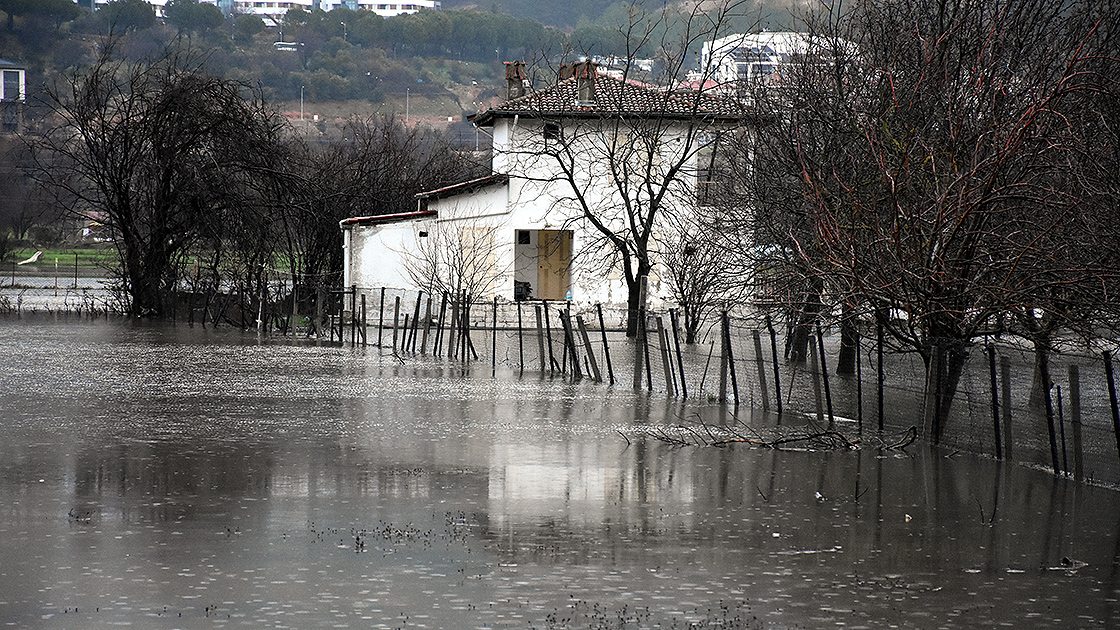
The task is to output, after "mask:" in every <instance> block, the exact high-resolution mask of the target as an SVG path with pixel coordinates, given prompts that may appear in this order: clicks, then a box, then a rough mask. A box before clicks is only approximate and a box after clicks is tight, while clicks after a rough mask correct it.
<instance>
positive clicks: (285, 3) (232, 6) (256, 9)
mask: <svg viewBox="0 0 1120 630" xmlns="http://www.w3.org/2000/svg"><path fill="white" fill-rule="evenodd" d="M111 1H112V0H77V2H78V4H79V5H81V6H83V7H89V8H92V9H100V8H101V7H103V6H105V5H106V4H109V2H111ZM146 2H147V3H148V4H150V5H152V8H154V9H155V10H156V15H157V16H160V17H162V16H163V8H164V6H166V5H167V3H168V0H146ZM199 2H200V3H202V4H213V5H216V6H217V7H218V8H219V9H221V10H222V12H223V13H225V14H227V15H228V14H231V13H237V14H245V15H259V16H261V17H262V18H265V24H267V25H269V26H276V25H278V24H279V23H280V21H281V20H283V19H284V14H285V13H287V12H288V11H289V10H290V9H302V10H304V11H315V10H322V11H332V10H334V9H337V8H344V9H350V10H351V11H358V10H365V11H372V12H374V13H376V14H377V15H380V16H381V17H392V16H394V15H402V14H405V13H417V12H420V11H425V10H431V9H439V8H440V1H439V0H403V1H399V2H387V1H386V0H199Z"/></svg>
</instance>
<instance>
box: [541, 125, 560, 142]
mask: <svg viewBox="0 0 1120 630" xmlns="http://www.w3.org/2000/svg"><path fill="white" fill-rule="evenodd" d="M544 139H545V140H559V139H560V125H559V124H557V123H551V122H546V123H545V124H544Z"/></svg>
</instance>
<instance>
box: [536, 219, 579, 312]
mask: <svg viewBox="0 0 1120 630" xmlns="http://www.w3.org/2000/svg"><path fill="white" fill-rule="evenodd" d="M571 267H572V232H571V230H540V231H538V232H537V292H536V295H534V296H533V297H535V298H537V299H541V300H563V299H564V298H565V297H566V296H567V293H568V288H569V287H570V286H571V281H572V269H571Z"/></svg>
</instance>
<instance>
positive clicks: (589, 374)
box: [0, 283, 1120, 486]
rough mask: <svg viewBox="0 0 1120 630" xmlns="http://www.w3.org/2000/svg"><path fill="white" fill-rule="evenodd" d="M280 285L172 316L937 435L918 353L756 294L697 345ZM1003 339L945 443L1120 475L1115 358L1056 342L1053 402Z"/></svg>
mask: <svg viewBox="0 0 1120 630" xmlns="http://www.w3.org/2000/svg"><path fill="white" fill-rule="evenodd" d="M75 284H78V283H75ZM274 293H275V296H276V297H273V298H271V299H269V298H267V297H266V298H265V299H254V297H253V296H251V295H248V294H246V293H245V292H243V291H237V290H234V291H226V292H220V293H218V292H211V293H201V292H198V293H192V292H182V293H177V294H175V296H174V298H173V300H172V304H173V308H172V313H171V316H172V318H173V319H176V320H177V321H181V322H185V323H190V324H199V325H230V326H235V327H241V328H243V329H257V330H259V331H261V332H262V333H264V334H272V335H288V336H295V337H304V338H306V337H313V338H316V339H319V340H323V341H328V342H335V343H342V344H344V345H352V346H355V347H366V348H370V347H373V348H378V349H379V350H380V351H381V352H383V353H388V354H395V355H397V356H399V357H401V358H405V357H429V358H437V357H438V358H441V359H442V360H450V361H458V362H463V363H465V364H468V365H471V366H472V367H474V368H481V369H485V368H489V369H490V370H491V371H492V372H494V373H496V372H497V371H498V370H502V371H503V372H507V373H508V372H513V373H515V374H518V375H522V376H525V377H543V378H564V379H570V380H573V381H601V382H602V383H604V385H609V386H613V387H617V388H628V389H634V390H641V391H643V392H649V393H650V394H651V395H657V396H666V397H670V398H675V399H688V400H691V401H701V402H704V403H725V404H726V405H727V406H729V407H731V406H735V405H738V406H742V407H744V408H752V409H758V410H765V411H768V412H770V414H772V417H773V418H774V419H775V421H776V422H779V423H787V424H796V423H803V424H804V423H808V424H812V425H815V426H819V427H821V428H822V429H823V428H825V427H830V428H835V429H836V430H838V431H841V432H843V433H845V435H849V436H851V437H858V436H859V435H860V434H862V432H863V431H879V430H880V429H881V430H882V431H886V432H891V431H895V432H897V431H905V430H907V429H909V428H910V427H916V429H917V430H918V431H919V432H920V433H921V434H922V435H929V434H930V427H929V426H928V422H927V421H926V420H925V418H926V417H927V414H926V413H925V412H926V404H927V403H926V398H927V397H926V370H925V365H924V363H923V361H922V359H921V357H920V356H918V355H917V354H916V353H913V352H902V351H893V350H890V349H889V348H884V349H883V351H882V365H883V368H882V378H881V379H880V372H879V361H880V350H879V347H878V344H877V341H876V339H875V338H874V335H870V338H868V337H864V338H862V339H861V340H860V341H859V352H858V361H857V362H856V371H855V373H854V374H837V373H836V370H835V357H836V356H837V354H838V352H839V350H840V335H839V333H838V331H834V330H830V329H824V330H822V331H821V333H822V334H821V337H820V340H819V345H818V343H810V344H809V348H810V349H811V350H813V351H812V352H810V354H809V357H808V358H807V360H806V361H804V362H801V363H798V362H794V361H790V360H788V359H787V358H786V353H785V339H784V335H780V334H779V333H778V332H777V331H775V330H774V329H773V328H772V327H770V326H768V322H767V321H766V320H765V318H764V315H763V314H762V313H761V312H756V311H754V310H753V309H751V308H750V307H743V308H742V309H738V310H736V311H734V312H733V313H731V314H729V315H728V316H727V318H726V324H725V323H724V321H722V320H720V319H719V318H717V321H716V322H714V323H711V324H709V325H708V326H707V327H705V328H704V329H702V330H701V332H700V335H699V338H698V339H697V343H694V344H685V343H684V338H683V330H682V328H681V323H682V322H681V320H680V317H679V316H678V314H677V313H676V312H675V311H673V310H671V309H669V310H659V311H650V312H648V313H646V315H645V317H644V318H642V319H643V321H644V324H645V325H644V326H643V327H640V330H639V334H638V335H637V336H636V337H633V338H631V337H627V336H626V335H625V333H624V329H625V324H626V319H627V312H626V310H625V309H620V308H608V307H605V306H603V305H599V304H586V303H579V302H548V301H521V302H510V301H505V300H493V299H491V300H488V301H478V300H474V301H470V302H468V301H466V300H456V299H454V298H453V297H452V296H431V295H428V294H426V293H422V292H418V291H415V290H406V289H394V288H382V287H350V288H349V289H337V290H324V289H320V290H305V291H300V292H297V293H296V294H294V295H293V294H292V292H291V291H290V289H289V290H288V293H287V295H283V293H282V292H281V291H276V292H274ZM0 312H6V313H9V314H13V313H14V314H22V313H28V312H44V313H67V314H76V315H79V316H88V317H97V316H108V315H112V314H116V313H120V312H121V302H120V300H119V299H118V298H117V296H116V294H115V293H114V292H113V291H112V290H110V289H109V288H107V287H105V286H71V287H60V288H58V289H55V288H54V287H43V288H34V287H26V286H23V287H20V286H16V287H12V286H0ZM782 332H783V333H784V332H785V331H782ZM725 336H726V339H727V340H728V341H727V343H726V344H725V343H724V341H723V340H724V338H725ZM814 341H816V340H814ZM990 347H991V348H992V349H993V350H994V355H989V352H988V351H987V349H986V348H985V347H984V346H979V345H978V346H974V347H973V348H972V350H971V352H970V355H969V357H968V360H967V362H966V364H965V366H964V371H963V374H962V376H961V378H960V382H959V385H958V389H957V393H956V395H955V397H954V398H953V402H952V404H951V407H950V410H949V413H948V420H947V423H946V424H945V426H944V427H943V429H942V435H941V442H942V443H943V444H944V445H947V446H949V447H950V448H952V449H958V450H961V451H968V452H973V453H979V454H983V455H990V456H998V457H1001V458H1004V459H1011V460H1014V461H1016V462H1019V463H1022V464H1025V465H1029V466H1037V467H1043V468H1047V469H1051V470H1054V471H1055V472H1058V473H1061V474H1067V475H1069V476H1071V477H1075V478H1078V479H1083V480H1085V481H1087V482H1089V483H1096V484H1103V485H1110V486H1120V428H1118V427H1120V424H1118V423H1117V421H1116V416H1115V415H1114V414H1115V412H1114V409H1115V403H1114V402H1113V399H1112V397H1111V396H1110V388H1109V376H1108V370H1107V369H1106V368H1107V366H1106V362H1105V360H1104V357H1103V356H1102V355H1101V354H1099V353H1094V352H1090V351H1088V350H1086V351H1083V352H1080V353H1078V352H1065V353H1060V354H1059V353H1055V354H1053V355H1052V357H1051V374H1052V379H1053V386H1052V387H1051V389H1050V390H1049V392H1048V393H1049V397H1050V405H1049V408H1050V412H1049V413H1047V411H1046V409H1047V405H1046V404H1045V400H1046V398H1045V393H1046V392H1044V391H1043V389H1044V388H1042V387H1039V386H1038V385H1037V381H1038V379H1037V378H1036V369H1035V354H1034V352H1033V350H1032V349H1031V348H1028V347H1024V346H1022V345H1016V344H1014V343H1009V342H1006V341H1005V342H997V343H994V344H993V345H991V346H990ZM817 348H823V350H824V351H823V353H821V352H817V351H816V349H817ZM993 364H994V368H995V369H994V370H993ZM880 392H881V393H880ZM880 423H881V424H880Z"/></svg>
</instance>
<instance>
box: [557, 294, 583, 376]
mask: <svg viewBox="0 0 1120 630" xmlns="http://www.w3.org/2000/svg"><path fill="white" fill-rule="evenodd" d="M558 311H559V314H560V315H559V317H560V324H561V325H562V326H563V327H564V349H565V353H570V355H571V358H572V381H578V380H580V379H581V378H583V372H582V371H581V370H580V367H579V355H578V354H576V338H575V332H574V331H573V330H572V320H571V318H569V317H568V314H567V313H565V312H564V311H560V310H559V309H558Z"/></svg>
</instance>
